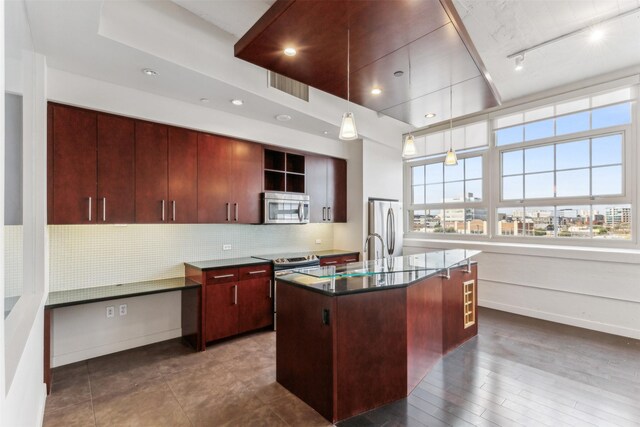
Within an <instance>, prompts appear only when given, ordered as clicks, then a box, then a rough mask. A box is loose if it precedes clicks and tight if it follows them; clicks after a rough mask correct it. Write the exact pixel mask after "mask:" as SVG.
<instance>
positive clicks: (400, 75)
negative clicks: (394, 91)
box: [393, 70, 404, 77]
mask: <svg viewBox="0 0 640 427" xmlns="http://www.w3.org/2000/svg"><path fill="white" fill-rule="evenodd" d="M393 75H394V76H396V77H402V76H404V71H402V70H398V71H396V72H395V73H393Z"/></svg>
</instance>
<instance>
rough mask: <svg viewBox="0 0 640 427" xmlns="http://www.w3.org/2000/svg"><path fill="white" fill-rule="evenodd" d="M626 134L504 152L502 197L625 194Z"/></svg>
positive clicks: (508, 198) (523, 197) (542, 197)
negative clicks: (624, 152) (623, 160)
mask: <svg viewBox="0 0 640 427" xmlns="http://www.w3.org/2000/svg"><path fill="white" fill-rule="evenodd" d="M622 141H623V134H622V133H615V134H610V135H601V136H598V137H594V138H583V139H578V140H571V141H566V142H561V143H556V144H545V145H536V146H533V147H531V148H526V149H517V150H508V151H502V152H501V159H500V160H501V161H500V163H501V166H502V177H501V183H502V193H501V196H502V197H501V199H502V200H531V199H544V198H563V197H592V196H616V195H622V194H623V187H622V186H623V182H624V179H623V169H622V152H623V146H622Z"/></svg>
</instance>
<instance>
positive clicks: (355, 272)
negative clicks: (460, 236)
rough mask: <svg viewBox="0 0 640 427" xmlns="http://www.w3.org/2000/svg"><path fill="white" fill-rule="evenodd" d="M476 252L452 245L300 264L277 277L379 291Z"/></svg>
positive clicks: (324, 289)
mask: <svg viewBox="0 0 640 427" xmlns="http://www.w3.org/2000/svg"><path fill="white" fill-rule="evenodd" d="M479 253H480V251H469V250H464V249H453V250H446V251H436V252H428V253H424V254H415V255H406V256H400V257H394V258H391V259H385V260H376V261H362V262H352V263H349V264H346V265H342V266H331V267H328V266H327V267H314V268H300V269H297V270H296V272H294V273H291V274H287V275H284V276H279V277H278V278H277V280H278V281H282V282H285V283H288V284H291V285H294V286H297V287H301V288H305V289H308V290H310V291H314V292H319V293H322V294H325V295H329V296H338V295H346V294H354V293H359V292H371V291H381V290H386V289H392V288H401V287H407V286H410V285H411V284H413V283H415V282H417V281H420V280H423V279H426V278H429V277H431V276H435V275H439V274H441V273H442V272H443V271H444V270H446V269H447V268H454V267H457V266H460V265H465V264H466V263H467V260H468V261H469V262H471V257H472V256H474V255H477V254H479Z"/></svg>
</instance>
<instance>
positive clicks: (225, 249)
mask: <svg viewBox="0 0 640 427" xmlns="http://www.w3.org/2000/svg"><path fill="white" fill-rule="evenodd" d="M222 250H223V251H230V250H231V245H222Z"/></svg>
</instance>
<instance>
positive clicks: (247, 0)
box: [172, 0, 275, 39]
mask: <svg viewBox="0 0 640 427" xmlns="http://www.w3.org/2000/svg"><path fill="white" fill-rule="evenodd" d="M172 1H173V2H174V3H176V4H178V5H180V6H182V7H184V8H185V9H187V10H188V11H190V12H192V13H194V14H195V15H197V16H199V17H200V18H202V19H204V20H205V21H208V22H211V23H212V24H213V25H215V26H216V27H219V28H221V29H223V30H224V31H226V32H228V33H230V34H232V35H234V36H235V37H236V38H238V39H239V38H240V37H242V36H243V35H244V33H246V32H247V31H248V30H249V28H251V26H253V24H255V23H256V21H257V20H258V18H260V17H261V16H262V15H264V13H265V12H266V11H267V10H268V9H269V8H270V7H271V5H272V4H273V3H275V0H241V1H240V0H216V1H211V0H172Z"/></svg>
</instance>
